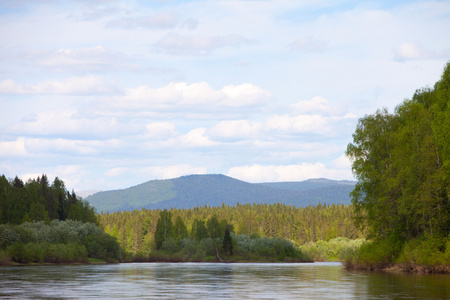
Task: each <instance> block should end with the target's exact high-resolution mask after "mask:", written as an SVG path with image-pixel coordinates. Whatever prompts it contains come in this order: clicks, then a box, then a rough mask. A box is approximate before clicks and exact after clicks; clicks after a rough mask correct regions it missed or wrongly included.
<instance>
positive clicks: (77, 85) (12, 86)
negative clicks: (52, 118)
mask: <svg viewBox="0 0 450 300" xmlns="http://www.w3.org/2000/svg"><path fill="white" fill-rule="evenodd" d="M116 92H117V87H116V85H115V83H114V82H113V81H109V80H104V79H102V78H100V77H98V76H93V75H90V76H84V77H71V78H67V79H65V80H62V81H57V80H53V81H44V82H40V83H38V84H35V85H19V84H17V83H16V82H15V81H14V80H12V79H6V80H3V81H1V82H0V94H57V95H99V94H112V93H116Z"/></svg>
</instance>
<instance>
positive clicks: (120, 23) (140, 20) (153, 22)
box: [107, 12, 181, 29]
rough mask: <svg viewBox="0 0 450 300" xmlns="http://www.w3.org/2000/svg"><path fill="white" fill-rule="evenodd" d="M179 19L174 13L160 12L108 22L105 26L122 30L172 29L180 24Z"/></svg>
mask: <svg viewBox="0 0 450 300" xmlns="http://www.w3.org/2000/svg"><path fill="white" fill-rule="evenodd" d="M180 23H181V21H180V18H179V16H178V15H177V14H176V13H167V12H161V13H157V14H154V15H146V16H128V17H122V18H117V19H113V20H111V21H109V22H108V23H107V26H110V27H119V28H124V29H134V28H145V29H172V28H175V27H176V26H177V25H178V24H180Z"/></svg>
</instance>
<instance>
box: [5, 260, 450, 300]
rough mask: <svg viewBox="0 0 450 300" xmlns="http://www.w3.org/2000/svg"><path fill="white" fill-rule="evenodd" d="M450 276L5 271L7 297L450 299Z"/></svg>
mask: <svg viewBox="0 0 450 300" xmlns="http://www.w3.org/2000/svg"><path fill="white" fill-rule="evenodd" d="M448 280H449V277H448V276H446V275H441V276H430V275H427V276H409V275H404V274H384V273H367V272H349V271H346V270H345V269H344V268H343V267H342V265H340V264H339V263H315V264H220V263H219V264H216V263H211V264H208V263H202V264H196V263H181V264H170V263H147V264H146V263H142V264H117V265H83V266H79V265H77V266H70V265H69V266H25V267H3V268H0V297H1V298H5V299H97V298H102V299H106V298H108V299H123V298H127V299H149V298H152V299H154V298H161V299H242V298H247V299H312V298H314V299H337V298H339V299H343V298H345V299H361V298H363V299H393V298H427V299H448V298H450V287H449V286H448V284H447V283H448Z"/></svg>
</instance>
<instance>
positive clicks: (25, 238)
mask: <svg viewBox="0 0 450 300" xmlns="http://www.w3.org/2000/svg"><path fill="white" fill-rule="evenodd" d="M122 257H123V251H122V250H121V248H120V246H119V244H118V242H117V240H116V239H115V238H114V237H112V236H110V235H109V234H107V233H105V232H104V230H103V229H102V228H101V227H100V226H99V222H98V219H97V215H96V214H95V210H94V208H93V207H91V206H90V205H89V203H87V202H86V201H83V200H81V198H79V197H77V195H76V194H75V192H73V191H72V192H68V191H67V189H66V187H65V184H64V182H63V181H62V180H60V179H59V178H58V177H56V178H55V179H54V181H53V182H52V183H51V184H50V182H49V180H48V178H47V176H46V175H42V176H40V177H38V178H37V179H31V180H29V181H28V182H26V183H23V181H22V180H20V179H19V178H18V177H17V176H16V177H15V178H14V179H12V180H8V179H6V177H5V176H4V175H3V176H1V177H0V265H2V264H9V263H10V261H11V260H12V261H14V262H17V263H43V262H45V263H80V262H81V263H86V262H89V261H95V260H101V261H119V260H121V259H122Z"/></svg>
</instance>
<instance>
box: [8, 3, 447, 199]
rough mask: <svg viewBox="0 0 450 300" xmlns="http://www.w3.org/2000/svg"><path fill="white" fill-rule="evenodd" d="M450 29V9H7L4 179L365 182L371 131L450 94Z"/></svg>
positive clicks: (100, 185) (117, 184) (93, 183)
mask: <svg viewBox="0 0 450 300" xmlns="http://www.w3.org/2000/svg"><path fill="white" fill-rule="evenodd" d="M449 29H450V2H449V1H384V2H381V1H339V0H336V1H317V0H316V1H303V0H295V1H294V0H292V1H288V0H278V1H272V0H266V1H264V0H260V1H248V0H247V1H244V0H241V1H233V0H230V1H219V0H217V1H163V0H160V1H114V0H112V1H102V0H97V1H96V0H93V1H87V0H78V1H27V0H21V1H1V0H0V35H1V37H2V44H1V45H0V108H1V109H0V173H2V174H5V175H6V176H7V177H14V176H15V175H18V176H19V177H21V178H23V179H24V180H27V179H28V178H30V177H32V178H34V177H37V176H38V175H39V174H42V173H45V174H48V176H49V177H50V178H51V179H53V178H54V177H55V176H59V177H60V178H61V179H62V180H64V182H65V183H66V186H67V187H68V188H69V189H72V188H73V189H75V190H76V191H79V190H90V189H95V190H109V189H118V188H125V187H129V186H132V185H136V184H139V183H142V182H144V181H148V180H152V179H166V178H174V177H178V176H181V175H188V174H210V173H221V174H225V175H229V176H232V177H235V178H238V179H242V180H245V181H249V182H265V181H296V180H305V179H308V178H318V177H325V178H330V179H348V180H352V179H353V176H352V173H351V164H350V162H349V161H348V160H347V159H346V157H345V156H344V152H345V149H346V147H347V144H348V143H349V142H351V141H352V133H353V132H354V130H355V127H356V124H357V122H358V119H359V118H361V117H363V116H364V115H365V114H370V113H374V112H375V111H376V110H377V109H378V108H382V107H387V108H388V109H389V110H390V111H391V112H392V111H393V110H394V108H395V106H397V105H398V104H400V103H401V102H402V101H403V100H404V99H406V98H410V97H411V96H412V95H413V93H414V91H415V90H416V89H418V88H421V87H425V86H432V85H433V84H434V83H435V82H436V81H437V80H439V78H440V76H441V74H442V71H443V67H444V65H445V63H446V62H447V60H448V59H449V58H450V35H449V34H448V32H449Z"/></svg>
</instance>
